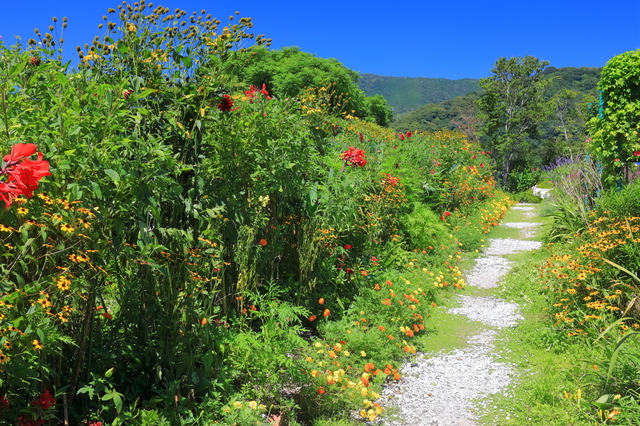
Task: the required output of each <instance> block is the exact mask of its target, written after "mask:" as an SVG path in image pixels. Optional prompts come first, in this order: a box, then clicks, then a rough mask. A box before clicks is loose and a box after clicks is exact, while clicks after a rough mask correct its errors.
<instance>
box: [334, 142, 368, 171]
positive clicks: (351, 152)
mask: <svg viewBox="0 0 640 426" xmlns="http://www.w3.org/2000/svg"><path fill="white" fill-rule="evenodd" d="M340 158H342V159H343V160H344V161H345V163H349V164H350V165H352V166H356V167H362V166H364V165H365V164H367V160H366V159H365V156H364V151H363V150H361V149H358V148H354V147H352V146H350V147H349V149H348V150H346V151H345V152H343V153H342V155H340Z"/></svg>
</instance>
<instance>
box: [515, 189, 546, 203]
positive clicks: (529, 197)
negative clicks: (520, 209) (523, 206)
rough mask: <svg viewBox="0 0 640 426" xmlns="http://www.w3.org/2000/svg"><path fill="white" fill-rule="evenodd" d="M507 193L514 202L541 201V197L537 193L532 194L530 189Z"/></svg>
mask: <svg viewBox="0 0 640 426" xmlns="http://www.w3.org/2000/svg"><path fill="white" fill-rule="evenodd" d="M509 195H510V196H511V198H513V201H515V202H516V203H540V202H541V201H542V198H540V197H539V196H537V195H533V192H532V191H531V189H525V190H524V191H521V192H516V193H512V194H509Z"/></svg>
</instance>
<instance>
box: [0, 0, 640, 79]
mask: <svg viewBox="0 0 640 426" xmlns="http://www.w3.org/2000/svg"><path fill="white" fill-rule="evenodd" d="M2 3H4V4H3V7H2V13H0V35H1V36H2V37H3V40H4V42H5V43H6V44H13V42H14V38H13V36H14V35H18V36H20V37H22V38H23V41H24V42H26V40H28V39H29V38H31V37H33V36H34V33H33V29H34V28H39V29H40V30H41V32H42V33H43V34H44V33H45V32H46V31H47V27H48V26H49V25H50V24H51V17H52V16H56V17H58V19H59V22H58V24H60V20H61V19H62V17H63V16H66V17H67V18H68V20H69V26H68V28H67V32H66V34H65V37H64V38H65V40H66V42H65V50H68V51H69V52H72V51H74V49H75V46H76V45H84V43H90V42H91V40H92V39H93V36H94V35H98V34H103V33H102V32H100V33H98V30H97V25H98V24H99V23H101V22H102V19H101V18H102V15H104V14H106V11H107V8H116V7H117V5H118V4H120V3H119V2H117V1H111V0H86V1H69V0H66V1H65V0H60V1H52V0H48V1H42V0H29V1H27V0H15V1H11V2H9V1H8V0H5V1H3V2H2ZM131 3H133V1H132V2H131ZM154 3H155V5H158V4H161V5H163V6H166V7H169V8H171V9H173V8H176V7H179V8H181V9H184V10H186V11H187V12H191V11H200V10H201V9H206V10H207V12H209V13H211V14H213V16H215V17H217V18H218V19H220V20H221V21H222V22H223V23H224V22H226V18H227V17H228V16H229V15H231V14H233V13H234V12H235V11H236V10H237V11H239V12H240V16H241V17H251V18H253V21H254V25H255V26H254V32H255V33H260V34H265V35H266V36H267V37H268V38H272V39H273V45H272V47H273V48H280V47H285V46H299V47H300V48H301V49H302V50H303V51H305V52H310V53H313V54H316V55H317V56H320V57H323V58H329V57H332V58H336V59H338V60H339V61H340V62H342V63H344V64H345V65H346V66H347V67H349V68H351V69H354V70H356V71H360V72H362V73H373V74H380V75H386V76H396V77H435V78H449V79H459V78H481V77H486V76H488V75H490V74H491V68H492V66H493V64H494V63H495V61H496V60H497V59H498V58H499V57H512V56H525V55H533V56H535V57H537V58H539V59H543V60H547V61H549V62H551V66H554V67H558V68H559V67H568V66H571V67H581V66H588V67H601V66H603V65H604V64H605V63H606V61H607V60H608V59H610V58H612V57H613V56H615V55H618V54H620V53H623V52H627V51H630V50H636V49H639V48H640V0H599V1H595V0H580V1H578V0H537V1H523V0H458V1H452V0H437V1H436V0H410V1H402V0H400V1H398V0H395V1H394V0H385V1H376V0H370V1H358V2H353V1H348V0H342V1H337V0H327V1H322V2H310V1H304V0H298V1H277V0H271V1H266V0H261V1H257V0H238V1H233V0H222V1H203V0H163V1H155V2H154Z"/></svg>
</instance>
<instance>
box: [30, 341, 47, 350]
mask: <svg viewBox="0 0 640 426" xmlns="http://www.w3.org/2000/svg"><path fill="white" fill-rule="evenodd" d="M31 344H32V345H33V350H34V351H38V350H40V349H44V345H43V344H42V343H40V341H38V340H34V341H32V342H31Z"/></svg>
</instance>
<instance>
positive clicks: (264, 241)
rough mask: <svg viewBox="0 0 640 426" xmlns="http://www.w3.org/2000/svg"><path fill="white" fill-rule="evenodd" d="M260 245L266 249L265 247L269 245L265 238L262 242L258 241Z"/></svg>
mask: <svg viewBox="0 0 640 426" xmlns="http://www.w3.org/2000/svg"><path fill="white" fill-rule="evenodd" d="M258 244H260V245H261V246H262V247H264V246H266V245H267V244H268V243H267V240H265V239H264V238H262V239H261V240H260V241H258Z"/></svg>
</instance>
